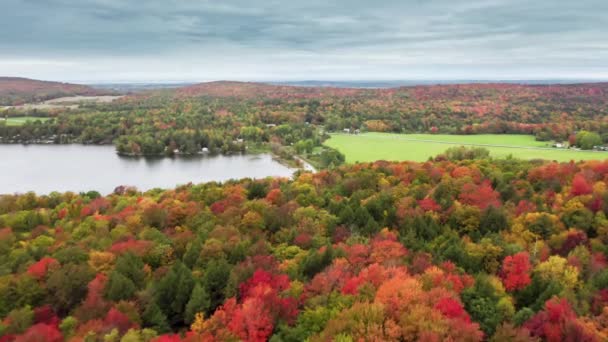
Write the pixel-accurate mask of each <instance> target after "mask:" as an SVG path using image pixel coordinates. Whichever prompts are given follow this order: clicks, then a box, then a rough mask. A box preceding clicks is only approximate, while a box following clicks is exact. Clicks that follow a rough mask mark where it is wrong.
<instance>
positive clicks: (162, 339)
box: [152, 334, 182, 342]
mask: <svg viewBox="0 0 608 342" xmlns="http://www.w3.org/2000/svg"><path fill="white" fill-rule="evenodd" d="M181 340H182V339H181V337H179V335H178V334H168V335H161V336H158V337H156V338H154V339H153V340H152V342H181Z"/></svg>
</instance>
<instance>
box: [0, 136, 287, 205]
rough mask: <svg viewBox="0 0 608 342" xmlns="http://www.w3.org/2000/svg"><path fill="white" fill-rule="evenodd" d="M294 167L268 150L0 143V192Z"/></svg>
mask: <svg viewBox="0 0 608 342" xmlns="http://www.w3.org/2000/svg"><path fill="white" fill-rule="evenodd" d="M293 172H294V170H293V169H290V168H288V167H286V166H284V165H282V164H280V163H278V162H277V161H275V160H274V159H273V158H272V156H271V155H269V154H259V155H233V156H221V155H219V156H194V157H176V158H155V159H148V158H130V157H121V156H118V155H117V154H116V152H115V149H114V146H91V145H0V194H7V193H16V192H18V193H24V192H27V191H35V192H36V193H39V194H48V193H50V192H53V191H59V192H64V191H74V192H80V191H89V190H96V191H99V192H100V193H102V194H108V193H110V192H112V191H114V188H116V187H117V186H120V185H128V186H135V187H137V188H138V189H139V190H144V191H145V190H149V189H152V188H173V187H175V186H176V185H180V184H186V183H189V182H192V183H202V182H209V181H226V180H229V179H239V178H265V177H269V176H280V177H290V176H291V175H292V174H293Z"/></svg>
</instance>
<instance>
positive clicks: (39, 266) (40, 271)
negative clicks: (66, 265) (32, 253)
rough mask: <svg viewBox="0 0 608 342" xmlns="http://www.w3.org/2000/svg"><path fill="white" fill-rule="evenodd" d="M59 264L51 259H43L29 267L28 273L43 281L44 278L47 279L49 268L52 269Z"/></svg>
mask: <svg viewBox="0 0 608 342" xmlns="http://www.w3.org/2000/svg"><path fill="white" fill-rule="evenodd" d="M58 265H59V262H58V261H57V260H56V259H54V258H51V257H44V258H42V259H40V260H39V261H38V262H36V263H34V264H32V265H31V266H30V267H28V269H27V273H29V274H30V275H31V276H32V277H34V278H36V279H42V278H44V277H46V274H47V272H48V270H49V268H52V267H54V266H58Z"/></svg>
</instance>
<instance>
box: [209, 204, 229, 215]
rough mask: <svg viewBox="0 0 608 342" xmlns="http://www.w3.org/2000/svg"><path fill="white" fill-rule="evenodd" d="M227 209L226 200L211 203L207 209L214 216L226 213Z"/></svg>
mask: <svg viewBox="0 0 608 342" xmlns="http://www.w3.org/2000/svg"><path fill="white" fill-rule="evenodd" d="M227 207H228V201H226V200H221V201H217V202H215V203H213V204H212V205H211V206H210V207H209V209H211V211H212V212H213V213H214V214H215V215H219V214H221V213H223V212H224V211H226V208H227Z"/></svg>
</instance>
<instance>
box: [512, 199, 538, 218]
mask: <svg viewBox="0 0 608 342" xmlns="http://www.w3.org/2000/svg"><path fill="white" fill-rule="evenodd" d="M534 211H536V204H534V203H530V202H529V201H527V200H521V201H519V203H518V204H517V209H515V215H517V216H520V215H521V214H525V213H531V212H534Z"/></svg>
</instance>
